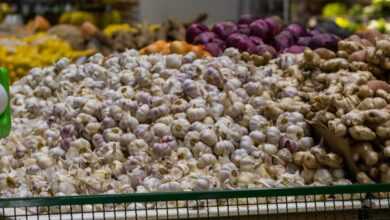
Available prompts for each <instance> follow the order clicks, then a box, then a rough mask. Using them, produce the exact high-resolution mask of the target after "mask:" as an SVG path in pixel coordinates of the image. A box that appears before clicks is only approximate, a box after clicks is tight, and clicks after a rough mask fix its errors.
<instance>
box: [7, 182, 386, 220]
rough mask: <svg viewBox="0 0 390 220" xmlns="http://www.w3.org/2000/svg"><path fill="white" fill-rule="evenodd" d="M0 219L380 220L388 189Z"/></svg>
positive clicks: (13, 214) (94, 203)
mask: <svg viewBox="0 0 390 220" xmlns="http://www.w3.org/2000/svg"><path fill="white" fill-rule="evenodd" d="M145 207H147V208H145ZM0 215H1V216H3V217H5V218H9V219H26V220H27V219H31V220H38V219H39V220H46V219H50V220H52V219H60V220H68V219H69V220H79V219H82V220H88V219H91V220H95V219H96V220H97V219H104V220H105V219H114V220H116V219H248V220H252V219H270V220H279V219H293V220H294V219H296V220H300V219H316V220H327V219H352V220H355V219H356V220H371V219H372V220H381V219H383V220H385V219H388V216H390V184H370V185H343V186H330V187H302V188H280V189H258V190H255V189H253V190H229V191H212V192H211V191H210V192H178V193H135V194H134V193H133V194H118V195H95V196H68V197H53V198H16V199H0Z"/></svg>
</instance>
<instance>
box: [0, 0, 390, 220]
mask: <svg viewBox="0 0 390 220" xmlns="http://www.w3.org/2000/svg"><path fill="white" fill-rule="evenodd" d="M374 3H375V4H376V3H377V2H374ZM374 3H373V4H374ZM284 4H288V6H291V7H292V8H291V9H288V10H289V12H288V13H287V12H285V13H282V14H279V16H277V15H276V14H275V15H274V16H269V15H268V14H262V12H259V13H258V14H254V15H247V14H246V15H241V16H239V17H238V18H232V19H231V20H226V21H220V22H217V23H215V24H212V25H206V24H205V23H204V21H205V20H206V19H207V17H208V16H212V15H204V14H202V15H200V16H199V17H198V18H195V19H194V20H193V21H187V22H185V21H180V20H179V19H178V18H172V19H170V20H169V21H162V23H161V24H145V23H142V22H141V23H131V22H130V23H126V22H122V21H121V22H120V23H115V24H111V25H108V26H105V27H102V26H100V25H99V24H98V23H95V21H93V20H91V19H89V18H91V17H89V16H86V17H84V18H83V19H81V20H79V21H78V22H77V24H76V23H73V22H69V21H67V19H63V21H59V22H60V24H57V23H56V21H54V20H50V19H46V18H44V17H35V18H34V19H33V20H30V21H29V22H28V24H23V25H21V26H20V29H19V30H20V31H21V32H18V33H23V34H22V35H19V36H17V35H16V34H13V33H16V32H13V31H12V30H10V29H5V30H6V31H5V32H7V34H6V35H5V36H4V37H2V38H1V39H0V65H1V66H4V67H6V68H7V69H8V70H9V74H7V72H8V71H7V69H6V68H3V69H1V73H2V74H3V75H4V76H3V78H2V81H0V82H1V83H2V87H1V88H3V87H4V88H5V90H4V91H7V92H6V93H4V95H1V96H0V104H1V105H0V109H4V110H5V109H7V112H6V115H5V116H6V117H7V119H8V122H9V118H10V114H9V113H10V111H11V113H12V128H11V132H10V134H9V135H8V132H0V134H4V135H2V136H4V138H3V139H1V140H0V218H5V219H26V220H27V219H71V220H73V219H206V218H207V219H210V218H220V219H259V218H260V219H261V218H265V219H320V220H322V219H324V220H325V219H359V220H360V219H362V220H363V219H387V218H388V216H389V214H390V78H389V75H388V72H389V70H390V35H388V33H386V32H385V31H384V32H383V31H382V32H381V31H380V30H377V29H376V28H371V27H369V26H367V27H364V28H358V29H353V30H352V29H349V30H346V29H345V27H341V26H337V30H338V31H334V30H335V29H329V28H328V27H329V26H326V25H325V26H324V25H321V24H320V23H311V21H312V19H309V20H308V21H305V22H302V23H292V22H290V15H289V13H290V12H292V13H293V12H294V10H293V8H294V6H296V5H294V4H293V2H290V1H285V2H284ZM351 4H352V3H351ZM282 5H283V4H282ZM102 6H104V5H102ZM326 7H327V8H326ZM337 7H339V6H337ZM337 7H335V5H330V6H329V5H327V6H325V8H324V10H323V11H326V13H323V14H322V15H316V16H314V17H316V18H315V19H317V18H320V19H324V18H329V17H331V16H328V15H330V14H331V13H330V12H329V11H331V12H334V11H337V10H341V9H337V10H336V9H333V8H337ZM362 7H363V6H362ZM282 8H285V9H287V8H288V7H287V6H285V7H282ZM329 8H330V9H329ZM7 10H8V9H7ZM7 13H9V12H7ZM283 15H288V16H285V19H282V18H281V16H282V17H283ZM310 16H313V15H310ZM60 17H61V16H60ZM92 17H94V16H92ZM287 17H288V19H286V18H287ZM291 19H294V16H293V15H291ZM383 19H387V18H386V17H385V16H384V17H383ZM5 20H6V21H7V19H5ZM60 20H61V19H60ZM71 20H72V19H71ZM7 22H8V21H7ZM7 22H5V25H6V23H7ZM313 24H314V26H313ZM335 24H336V25H339V23H338V22H337V21H336V22H335ZM343 30H344V31H345V30H346V31H347V32H348V34H346V33H347V32H340V31H343ZM1 48H4V49H1ZM8 78H10V81H11V85H8ZM3 81H4V82H5V81H7V82H6V83H4V82H3ZM8 87H9V99H8ZM8 103H9V104H8ZM0 113H1V112H0ZM0 117H2V115H1V114H0ZM0 120H1V118H0ZM0 122H1V121H0ZM0 125H1V123H0ZM7 126H8V127H7V128H6V127H5V126H4V127H0V129H9V123H7ZM2 131H3V130H2ZM5 136H7V137H5Z"/></svg>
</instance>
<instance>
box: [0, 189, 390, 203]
mask: <svg viewBox="0 0 390 220" xmlns="http://www.w3.org/2000/svg"><path fill="white" fill-rule="evenodd" d="M380 192H390V183H380V184H352V185H337V186H307V187H291V188H264V189H240V190H213V191H199V192H193V191H191V192H151V193H126V194H99V195H78V196H59V197H32V198H0V208H18V207H35V206H61V205H87V204H90V205H92V204H109V203H110V204H114V203H116V204H118V203H134V202H164V201H180V200H182V201H186V200H187V201H189V200H206V199H231V198H253V197H276V196H314V195H326V194H328V195H334V194H356V193H357V194H359V193H380Z"/></svg>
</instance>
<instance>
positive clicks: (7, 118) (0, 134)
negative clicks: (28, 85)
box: [0, 68, 11, 138]
mask: <svg viewBox="0 0 390 220" xmlns="http://www.w3.org/2000/svg"><path fill="white" fill-rule="evenodd" d="M0 84H1V85H2V86H3V87H4V89H5V90H6V92H7V94H8V104H7V107H6V108H5V111H4V112H3V113H0V138H5V137H7V136H8V135H9V133H10V132H11V106H10V103H9V102H10V97H9V86H10V79H9V75H8V70H7V69H6V68H0Z"/></svg>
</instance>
